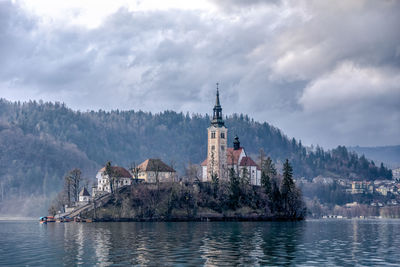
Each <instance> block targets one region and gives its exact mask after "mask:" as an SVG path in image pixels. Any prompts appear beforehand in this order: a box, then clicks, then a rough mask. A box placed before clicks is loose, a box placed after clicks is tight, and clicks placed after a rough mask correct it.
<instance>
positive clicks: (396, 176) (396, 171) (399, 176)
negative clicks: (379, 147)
mask: <svg viewBox="0 0 400 267" xmlns="http://www.w3.org/2000/svg"><path fill="white" fill-rule="evenodd" d="M392 174H393V178H394V179H400V168H397V169H394V170H392Z"/></svg>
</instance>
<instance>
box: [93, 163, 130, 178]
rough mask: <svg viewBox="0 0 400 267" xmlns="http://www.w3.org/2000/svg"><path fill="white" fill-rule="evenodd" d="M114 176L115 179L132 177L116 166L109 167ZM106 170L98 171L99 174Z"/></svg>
mask: <svg viewBox="0 0 400 267" xmlns="http://www.w3.org/2000/svg"><path fill="white" fill-rule="evenodd" d="M111 168H112V170H113V172H114V175H115V176H116V177H124V178H131V177H132V175H131V174H130V173H129V172H128V171H127V169H125V168H122V167H118V166H111ZM105 170H106V167H103V168H101V169H100V170H99V172H102V173H103V172H104V171H105Z"/></svg>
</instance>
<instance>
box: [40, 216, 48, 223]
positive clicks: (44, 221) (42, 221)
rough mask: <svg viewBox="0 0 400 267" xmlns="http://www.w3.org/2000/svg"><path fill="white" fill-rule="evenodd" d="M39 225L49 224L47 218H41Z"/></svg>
mask: <svg viewBox="0 0 400 267" xmlns="http://www.w3.org/2000/svg"><path fill="white" fill-rule="evenodd" d="M39 223H41V224H47V217H40V218H39Z"/></svg>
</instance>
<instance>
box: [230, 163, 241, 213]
mask: <svg viewBox="0 0 400 267" xmlns="http://www.w3.org/2000/svg"><path fill="white" fill-rule="evenodd" d="M229 185H230V189H231V194H230V202H231V203H230V204H231V207H232V208H235V207H237V205H238V204H239V199H240V179H239V175H238V174H237V173H236V172H235V169H234V168H233V167H232V168H230V169H229Z"/></svg>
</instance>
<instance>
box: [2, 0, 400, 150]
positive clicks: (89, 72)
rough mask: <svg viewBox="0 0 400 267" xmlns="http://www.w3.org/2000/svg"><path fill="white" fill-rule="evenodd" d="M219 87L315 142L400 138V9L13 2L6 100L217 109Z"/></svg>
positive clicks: (229, 102)
mask: <svg viewBox="0 0 400 267" xmlns="http://www.w3.org/2000/svg"><path fill="white" fill-rule="evenodd" d="M102 2H104V3H102ZM216 82H219V83H220V94H221V104H222V107H223V112H224V113H225V114H231V113H245V114H248V115H249V116H250V117H253V118H255V119H256V120H258V121H261V122H263V121H267V122H269V123H271V124H272V125H274V126H276V127H278V128H280V129H282V130H283V131H284V132H285V133H286V134H287V135H288V136H289V137H296V138H298V139H301V140H302V141H303V143H305V144H308V145H309V144H320V145H322V146H324V147H326V148H331V147H334V146H337V145H342V144H344V145H362V146H375V145H394V144H400V1H394V0H393V1H384V0H383V1H375V0H374V1H363V0H354V1H352V0H346V1H319V0H315V1H298V0H296V1H273V0H270V1H267V0H209V1H187V0H176V1H166V0H159V1H153V0H146V1H119V0H113V1H98V0H96V1H94V0H93V1H83V0H68V1H54V0H35V1H29V2H28V1H4V0H0V97H3V98H6V99H8V100H29V99H32V100H33V99H35V100H39V99H43V100H50V101H61V102H65V103H66V104H67V105H68V106H69V107H71V108H73V109H79V110H83V111H85V110H88V109H95V110H96V109H106V110H110V109H117V108H118V109H120V110H127V109H135V110H139V109H141V110H144V111H152V112H158V111H162V110H165V109H170V110H176V111H184V112H186V111H189V112H190V113H203V114H204V113H210V112H211V111H212V107H213V104H214V97H215V83H216ZM228 127H229V125H228Z"/></svg>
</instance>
